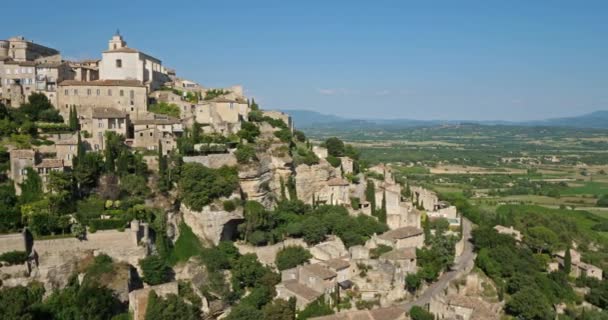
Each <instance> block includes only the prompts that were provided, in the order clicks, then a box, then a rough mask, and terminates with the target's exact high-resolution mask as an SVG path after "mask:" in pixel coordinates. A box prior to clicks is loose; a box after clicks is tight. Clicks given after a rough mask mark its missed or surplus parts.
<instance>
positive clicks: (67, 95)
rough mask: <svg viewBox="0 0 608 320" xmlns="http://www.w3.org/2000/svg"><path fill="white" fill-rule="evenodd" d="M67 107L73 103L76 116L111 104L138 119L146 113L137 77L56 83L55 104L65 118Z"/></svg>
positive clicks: (143, 89) (144, 94) (144, 96)
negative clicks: (57, 84) (57, 88)
mask: <svg viewBox="0 0 608 320" xmlns="http://www.w3.org/2000/svg"><path fill="white" fill-rule="evenodd" d="M70 106H76V110H77V111H78V114H79V115H84V114H88V112H89V110H90V109H92V108H96V107H104V108H110V107H111V108H115V109H118V110H120V111H122V112H125V113H127V114H128V115H129V118H130V119H140V118H142V117H145V116H146V115H147V113H148V89H147V88H146V86H144V85H143V84H142V82H140V81H138V80H95V81H88V82H87V81H76V80H66V81H63V82H61V83H60V84H59V90H58V92H57V105H56V106H55V108H57V109H58V110H59V112H60V113H61V115H62V116H63V118H64V119H65V120H66V121H67V119H68V116H69V112H70Z"/></svg>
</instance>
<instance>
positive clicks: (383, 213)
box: [378, 190, 386, 223]
mask: <svg viewBox="0 0 608 320" xmlns="http://www.w3.org/2000/svg"><path fill="white" fill-rule="evenodd" d="M378 220H380V222H382V223H386V190H385V191H384V192H383V193H382V209H380V213H379V214H378Z"/></svg>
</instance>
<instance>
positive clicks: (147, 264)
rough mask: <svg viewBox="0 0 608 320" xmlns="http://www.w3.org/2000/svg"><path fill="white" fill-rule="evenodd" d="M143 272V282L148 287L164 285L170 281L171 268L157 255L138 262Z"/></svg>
mask: <svg viewBox="0 0 608 320" xmlns="http://www.w3.org/2000/svg"><path fill="white" fill-rule="evenodd" d="M139 265H140V266H141V269H142V271H143V280H144V282H146V283H147V284H149V285H157V284H161V283H165V282H167V281H169V280H170V279H171V268H169V266H168V265H167V263H166V262H165V260H164V259H163V258H162V257H160V256H158V255H151V256H148V257H146V258H144V259H141V260H139Z"/></svg>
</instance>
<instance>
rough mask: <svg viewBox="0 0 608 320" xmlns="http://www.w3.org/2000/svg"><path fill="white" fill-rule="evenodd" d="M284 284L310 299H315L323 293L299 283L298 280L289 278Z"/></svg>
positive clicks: (297, 293)
mask: <svg viewBox="0 0 608 320" xmlns="http://www.w3.org/2000/svg"><path fill="white" fill-rule="evenodd" d="M282 283H283V286H285V288H286V289H287V290H289V291H291V292H293V293H294V294H296V295H298V296H300V297H302V298H304V299H306V300H308V301H313V300H315V299H317V298H318V297H320V296H321V295H322V293H321V292H317V291H315V290H313V289H311V288H309V287H307V286H305V285H303V284H300V283H298V282H297V281H296V280H288V281H284V282H282Z"/></svg>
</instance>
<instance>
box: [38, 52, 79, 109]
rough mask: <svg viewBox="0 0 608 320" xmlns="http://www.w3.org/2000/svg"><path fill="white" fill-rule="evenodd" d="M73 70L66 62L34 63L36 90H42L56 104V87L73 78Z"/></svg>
mask: <svg viewBox="0 0 608 320" xmlns="http://www.w3.org/2000/svg"><path fill="white" fill-rule="evenodd" d="M74 76H75V72H74V71H73V70H72V68H71V67H70V65H69V64H68V63H67V62H63V61H62V62H45V63H40V64H37V65H36V91H39V92H43V93H44V94H45V95H46V96H47V98H49V101H50V102H51V103H52V104H53V105H54V106H57V87H58V86H59V83H61V82H62V81H64V80H71V79H74Z"/></svg>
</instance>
